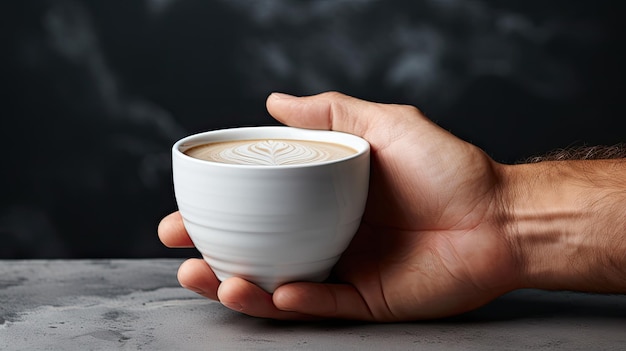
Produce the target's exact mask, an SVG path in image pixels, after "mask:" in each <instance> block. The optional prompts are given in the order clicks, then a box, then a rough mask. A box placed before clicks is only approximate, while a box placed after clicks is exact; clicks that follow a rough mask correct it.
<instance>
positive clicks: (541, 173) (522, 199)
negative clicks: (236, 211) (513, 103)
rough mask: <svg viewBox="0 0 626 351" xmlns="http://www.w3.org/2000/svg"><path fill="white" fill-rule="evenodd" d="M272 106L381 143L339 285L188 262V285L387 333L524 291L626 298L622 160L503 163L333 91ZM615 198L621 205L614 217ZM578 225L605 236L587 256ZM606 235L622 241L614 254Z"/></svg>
mask: <svg viewBox="0 0 626 351" xmlns="http://www.w3.org/2000/svg"><path fill="white" fill-rule="evenodd" d="M267 109H268V111H269V112H270V114H271V115H272V116H273V117H274V118H276V119H277V120H278V121H280V122H282V123H284V124H286V125H290V126H294V127H302V128H311V129H330V130H337V131H342V132H348V133H352V134H356V135H359V136H361V137H363V138H365V139H366V140H368V141H369V142H370V144H371V150H372V169H371V182H370V194H369V198H368V203H367V207H366V210H365V215H364V217H363V221H362V224H361V227H360V229H359V231H358V232H357V234H356V236H355V238H354V240H353V241H352V243H351V245H350V247H349V248H348V249H347V251H346V252H345V253H344V255H343V256H342V258H341V260H340V261H339V263H338V264H337V265H336V267H335V270H334V273H333V277H332V282H333V283H323V284H320V283H304V282H296V283H290V284H285V285H283V286H281V287H279V288H278V289H277V290H276V291H275V292H274V294H273V295H270V294H268V293H266V292H265V291H263V290H262V289H260V288H259V287H257V286H255V285H253V284H251V283H249V282H247V281H245V280H243V279H239V278H230V279H227V280H225V281H224V282H219V281H218V280H217V279H216V277H215V275H214V274H213V272H212V271H211V269H210V267H209V266H208V265H207V264H206V263H205V262H204V261H203V260H200V259H190V260H188V261H186V262H185V263H183V265H182V266H181V267H180V269H179V272H178V280H179V282H180V283H181V285H182V286H183V287H185V288H187V289H190V290H192V291H195V292H197V293H199V294H201V295H203V296H205V297H207V298H209V299H213V300H219V301H220V302H221V303H222V304H224V305H225V306H226V307H228V308H231V309H233V310H236V311H240V312H242V313H246V314H249V315H251V316H257V317H265V318H275V319H311V318H314V319H319V318H341V319H355V320H366V321H378V322H391V321H406V320H417V319H430V318H439V317H445V316H450V315H455V314H459V313H463V312H466V311H469V310H472V309H475V308H477V307H479V306H482V305H484V304H486V303H488V302H489V301H491V300H493V299H494V298H496V297H498V296H500V295H502V294H504V293H506V292H509V291H511V290H514V289H518V288H523V287H537V288H547V289H559V288H568V289H574V290H586V291H589V290H598V291H612V292H620V291H621V292H624V291H626V273H624V272H625V271H626V268H625V267H626V258H625V257H624V254H623V252H626V244H624V242H625V241H626V240H624V237H625V234H624V228H626V219H625V218H624V215H623V213H624V212H625V211H624V208H625V207H624V206H625V204H626V195H624V194H625V193H626V190H625V189H626V182H619V181H617V182H613V183H611V184H606V183H607V182H606V179H613V178H615V173H617V175H621V176H622V177H621V178H620V179H622V178H623V179H626V176H624V174H626V173H625V172H626V166H625V164H624V162H623V161H614V162H611V163H608V161H604V162H605V163H602V164H588V165H580V164H578V165H572V164H570V163H563V162H561V163H557V165H554V164H551V163H549V162H548V163H546V162H539V163H536V164H533V165H530V164H526V165H515V166H509V165H503V164H499V163H497V162H495V161H493V160H492V159H491V158H489V157H488V156H487V155H486V154H485V153H484V152H483V151H482V150H480V149H479V148H477V147H476V146H474V145H472V144H469V143H467V142H465V141H463V140H461V139H459V138H457V137H455V136H454V135H452V134H450V133H448V132H447V131H445V130H443V129H441V128H440V127H438V126H437V125H436V124H434V123H433V122H432V121H430V120H429V119H427V118H426V117H425V116H424V115H423V114H422V113H421V112H420V111H419V110H418V109H416V108H415V107H411V106H405V105H389V104H377V103H372V102H367V101H363V100H359V99H356V98H353V97H349V96H346V95H342V94H340V93H335V92H330V93H323V94H320V95H315V96H308V97H293V96H290V95H285V94H279V93H274V94H272V95H270V96H269V97H268V100H267ZM585 162H594V161H585ZM581 166H584V167H585V168H586V169H587V168H590V169H592V170H594V171H593V172H591V173H589V174H588V175H587V176H586V177H587V179H589V177H591V178H593V179H595V178H596V177H597V178H602V179H603V180H602V181H599V182H600V184H598V183H597V182H596V184H595V186H596V187H600V188H601V189H602V191H598V190H597V189H593V186H592V185H590V184H591V183H585V182H584V181H581V179H585V177H579V176H580V171H576V169H575V167H581ZM595 170H597V172H596V171H595ZM594 172H595V173H594ZM600 175H603V176H602V177H600ZM570 180H571V181H570ZM557 185H558V186H557ZM563 194H566V195H563ZM594 194H596V195H594ZM600 195H602V196H600ZM580 197H583V198H584V199H586V201H590V202H593V203H594V206H592V207H589V206H587V205H588V203H585V202H584V201H581V200H580ZM607 201H608V202H610V203H611V204H612V206H604V204H605V203H606V202H607ZM609 207H611V208H612V209H611V210H609V209H608V208H609ZM615 208H617V210H615ZM590 209H591V210H592V212H590ZM600 214H604V215H608V216H610V219H612V220H613V222H614V223H615V225H612V226H611V229H608V228H607V229H606V230H603V229H604V228H598V227H597V223H596V222H597V221H598V220H597V219H595V220H594V218H595V217H594V216H597V215H600ZM604 220H606V217H605V218H604ZM580 228H586V229H588V230H591V231H594V233H593V234H594V235H590V237H591V236H593V238H589V240H587V241H585V245H584V247H585V249H584V250H583V249H580V247H578V246H577V243H581V242H582V241H584V240H580V238H581V230H580ZM597 229H601V230H597ZM595 232H597V233H595ZM158 233H159V238H160V239H161V241H162V242H163V243H164V244H165V245H166V246H168V247H191V246H193V244H192V242H191V240H190V239H189V237H188V235H187V233H186V231H185V228H184V226H183V224H182V220H181V218H180V214H179V213H178V212H175V213H173V214H171V215H169V216H167V217H165V218H164V219H163V220H162V222H161V223H160V225H159V228H158ZM555 233H556V234H555ZM606 237H610V238H611V239H612V240H616V241H617V242H620V243H621V244H620V245H617V247H615V245H613V247H612V248H611V247H610V245H606V244H605V243H606V240H604V238H606ZM577 238H578V239H577ZM546 243H548V245H546ZM603 243H604V244H603ZM564 245H565V246H567V247H568V248H569V249H568V250H562V249H563V247H564ZM607 247H608V248H607ZM620 248H621V250H622V251H619V250H618V249H620ZM597 250H608V251H610V254H606V253H605V255H604V256H605V257H607V259H604V262H600V263H598V264H589V262H596V261H598V260H594V257H579V254H580V253H583V254H584V255H591V256H593V255H597ZM546 257H548V258H550V259H546ZM552 261H554V262H556V263H551V262H552ZM599 261H602V260H599ZM572 262H573V263H576V262H578V263H576V264H575V265H574V266H576V267H578V268H577V272H578V273H580V272H583V271H584V273H585V274H586V275H587V276H595V277H596V278H597V279H590V280H589V281H584V279H579V278H575V277H576V276H577V275H576V274H567V272H568V269H569V270H571V267H572ZM609 267H610V268H609ZM605 276H606V277H605ZM568 278H569V280H568ZM585 284H587V285H585ZM592 288H595V289H592Z"/></svg>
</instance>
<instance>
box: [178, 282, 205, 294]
mask: <svg viewBox="0 0 626 351" xmlns="http://www.w3.org/2000/svg"><path fill="white" fill-rule="evenodd" d="M181 286H182V287H183V288H185V289H187V290H189V291H193V292H195V293H196V294H200V295H202V294H204V290H202V289H200V288H196V287H195V286H190V285H182V284H181Z"/></svg>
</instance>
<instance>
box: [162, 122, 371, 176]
mask: <svg viewBox="0 0 626 351" xmlns="http://www.w3.org/2000/svg"><path fill="white" fill-rule="evenodd" d="M259 134H260V135H259ZM263 138H276V139H294V140H298V139H299V140H310V141H319V142H334V143H337V144H341V145H344V146H347V147H350V148H353V149H355V150H356V153H355V154H352V155H349V156H346V157H342V158H339V159H335V160H329V161H323V162H315V163H304V164H293V165H258V164H231V163H222V162H215V161H208V160H201V159H197V158H195V157H191V156H189V155H187V154H185V153H184V151H185V150H188V149H190V148H192V147H194V146H197V145H201V144H205V143H208V142H220V141H229V140H252V139H263ZM369 152H370V144H369V142H368V141H367V140H365V139H363V138H361V137H359V136H357V135H354V134H350V133H345V132H339V131H333V130H322V129H304V128H297V127H289V126H251V127H232V128H224V129H216V130H210V131H206V132H200V133H195V134H191V135H188V136H186V137H183V138H182V139H180V140H178V141H177V142H175V143H174V145H173V146H172V154H173V155H174V156H175V157H178V158H181V159H184V160H186V161H187V162H194V163H199V164H203V165H212V166H216V167H223V168H246V169H268V170H271V169H288V168H309V167H319V166H324V165H329V164H336V163H342V162H346V161H348V160H352V159H355V158H359V157H361V156H363V155H364V154H369Z"/></svg>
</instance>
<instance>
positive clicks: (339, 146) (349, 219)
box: [172, 126, 370, 292]
mask: <svg viewBox="0 0 626 351" xmlns="http://www.w3.org/2000/svg"><path fill="white" fill-rule="evenodd" d="M369 158H370V147H369V144H368V143H367V141H365V140H364V139H362V138H360V137H358V136H355V135H351V134H347V133H341V132H335V131H321V130H308V129H299V128H292V127H283V126H277V127H245V128H231V129H222V130H215V131H209V132H204V133H199V134H195V135H191V136H188V137H185V138H183V139H181V140H179V141H178V142H176V143H175V144H174V146H173V148H172V165H173V180H174V193H175V196H176V202H177V204H178V209H179V211H180V213H181V215H182V218H183V223H184V225H185V228H186V230H187V232H188V234H189V236H190V238H191V240H192V241H193V243H194V245H195V246H196V248H197V249H198V251H199V252H200V254H201V255H202V257H203V258H204V259H205V260H206V262H207V263H208V264H209V266H210V267H211V268H212V269H213V272H214V273H215V275H216V276H217V278H218V279H220V280H222V281H223V280H225V279H227V278H229V277H234V276H236V277H241V278H243V279H246V280H248V281H250V282H253V283H255V284H257V285H258V286H260V287H261V288H263V289H264V290H266V291H268V292H273V291H274V290H275V289H276V288H277V287H278V286H280V285H282V284H285V283H288V282H294V281H313V282H321V281H323V280H325V279H326V278H327V277H328V276H329V273H330V271H331V269H332V267H333V266H334V265H335V264H336V262H337V261H338V259H339V257H340V256H341V254H342V253H343V252H344V251H345V249H346V248H347V246H348V245H349V243H350V241H351V240H352V238H353V236H354V234H355V233H356V231H357V229H358V227H359V225H360V222H361V217H362V215H363V211H364V208H365V203H366V200H367V193H368V186H369V167H370V166H369V162H370V159H369Z"/></svg>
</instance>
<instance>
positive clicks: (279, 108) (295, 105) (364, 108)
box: [266, 92, 382, 137]
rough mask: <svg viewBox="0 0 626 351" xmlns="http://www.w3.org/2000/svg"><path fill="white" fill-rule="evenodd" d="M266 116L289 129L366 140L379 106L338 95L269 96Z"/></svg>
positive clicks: (331, 93)
mask: <svg viewBox="0 0 626 351" xmlns="http://www.w3.org/2000/svg"><path fill="white" fill-rule="evenodd" d="M266 106H267V110H268V112H269V113H270V114H271V115H272V116H273V117H274V118H275V119H277V120H278V121H279V122H281V123H284V124H286V125H288V126H292V127H299V128H308V129H328V130H335V131H340V132H346V133H350V134H355V135H359V136H361V137H363V136H365V134H366V133H367V131H368V130H370V129H371V128H370V127H372V124H373V122H374V119H375V117H376V116H380V113H379V112H381V111H379V110H380V109H381V107H382V106H380V105H379V104H377V103H373V102H368V101H364V100H360V99H357V98H353V97H350V96H347V95H344V94H341V93H337V92H327V93H322V94H319V95H313V96H306V97H295V96H292V95H287V94H283V93H272V94H271V95H270V96H269V97H268V98H267V101H266Z"/></svg>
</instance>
